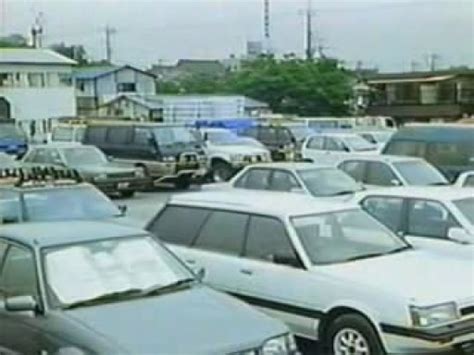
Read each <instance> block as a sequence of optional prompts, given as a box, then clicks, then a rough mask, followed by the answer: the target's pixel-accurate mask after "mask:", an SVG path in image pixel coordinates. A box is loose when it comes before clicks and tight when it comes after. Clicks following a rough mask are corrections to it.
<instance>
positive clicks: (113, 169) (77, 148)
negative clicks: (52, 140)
mask: <svg viewBox="0 0 474 355" xmlns="http://www.w3.org/2000/svg"><path fill="white" fill-rule="evenodd" d="M23 165H24V166H26V167H28V166H32V165H33V166H42V167H48V166H53V167H61V168H64V167H67V168H71V169H75V170H77V171H78V172H79V174H80V175H81V176H82V177H83V178H84V179H85V180H86V181H88V182H91V183H93V184H94V185H96V186H97V187H98V188H99V189H100V190H102V191H103V192H105V193H107V194H119V195H121V196H123V197H131V196H133V194H134V193H135V192H136V191H139V190H143V189H144V188H145V187H146V185H147V179H146V178H145V175H144V173H143V171H142V170H141V169H137V168H134V167H133V166H120V165H118V164H116V163H113V162H110V161H109V160H108V159H107V157H106V156H105V154H104V153H102V151H101V150H100V149H98V148H96V147H94V146H88V145H80V144H75V143H71V144H51V145H38V146H34V147H31V148H30V150H29V151H28V153H27V154H26V155H25V157H24V159H23Z"/></svg>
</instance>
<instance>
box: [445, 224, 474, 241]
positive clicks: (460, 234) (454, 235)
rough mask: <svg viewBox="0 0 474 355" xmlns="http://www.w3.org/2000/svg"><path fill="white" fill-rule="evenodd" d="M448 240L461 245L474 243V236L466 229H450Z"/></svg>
mask: <svg viewBox="0 0 474 355" xmlns="http://www.w3.org/2000/svg"><path fill="white" fill-rule="evenodd" d="M448 238H449V239H452V240H454V241H456V242H458V243H461V244H472V243H474V235H472V234H470V233H468V232H467V231H466V230H465V229H464V228H459V227H452V228H449V230H448Z"/></svg>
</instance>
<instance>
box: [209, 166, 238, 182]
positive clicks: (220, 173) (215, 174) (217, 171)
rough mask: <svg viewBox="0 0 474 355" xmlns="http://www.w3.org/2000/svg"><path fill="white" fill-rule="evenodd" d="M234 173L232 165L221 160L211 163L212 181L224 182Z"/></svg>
mask: <svg viewBox="0 0 474 355" xmlns="http://www.w3.org/2000/svg"><path fill="white" fill-rule="evenodd" d="M233 175H234V170H233V169H232V167H231V166H230V165H229V164H227V163H226V162H223V161H218V162H216V163H214V164H212V179H213V180H214V182H225V181H228V180H230V178H231V177H232V176H233Z"/></svg>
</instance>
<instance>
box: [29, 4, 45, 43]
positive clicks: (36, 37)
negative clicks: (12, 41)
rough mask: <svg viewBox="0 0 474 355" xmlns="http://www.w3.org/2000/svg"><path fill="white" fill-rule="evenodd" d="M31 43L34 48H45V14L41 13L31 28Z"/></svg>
mask: <svg viewBox="0 0 474 355" xmlns="http://www.w3.org/2000/svg"><path fill="white" fill-rule="evenodd" d="M31 41H32V45H33V48H41V47H42V46H43V13H42V12H40V13H39V14H38V15H37V16H36V18H35V22H34V23H33V25H32V26H31Z"/></svg>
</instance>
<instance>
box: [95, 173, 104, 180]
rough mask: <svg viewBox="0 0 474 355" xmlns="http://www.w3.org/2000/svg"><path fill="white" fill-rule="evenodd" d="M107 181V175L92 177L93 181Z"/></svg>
mask: <svg viewBox="0 0 474 355" xmlns="http://www.w3.org/2000/svg"><path fill="white" fill-rule="evenodd" d="M106 179H107V174H99V175H96V176H94V180H106Z"/></svg>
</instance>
